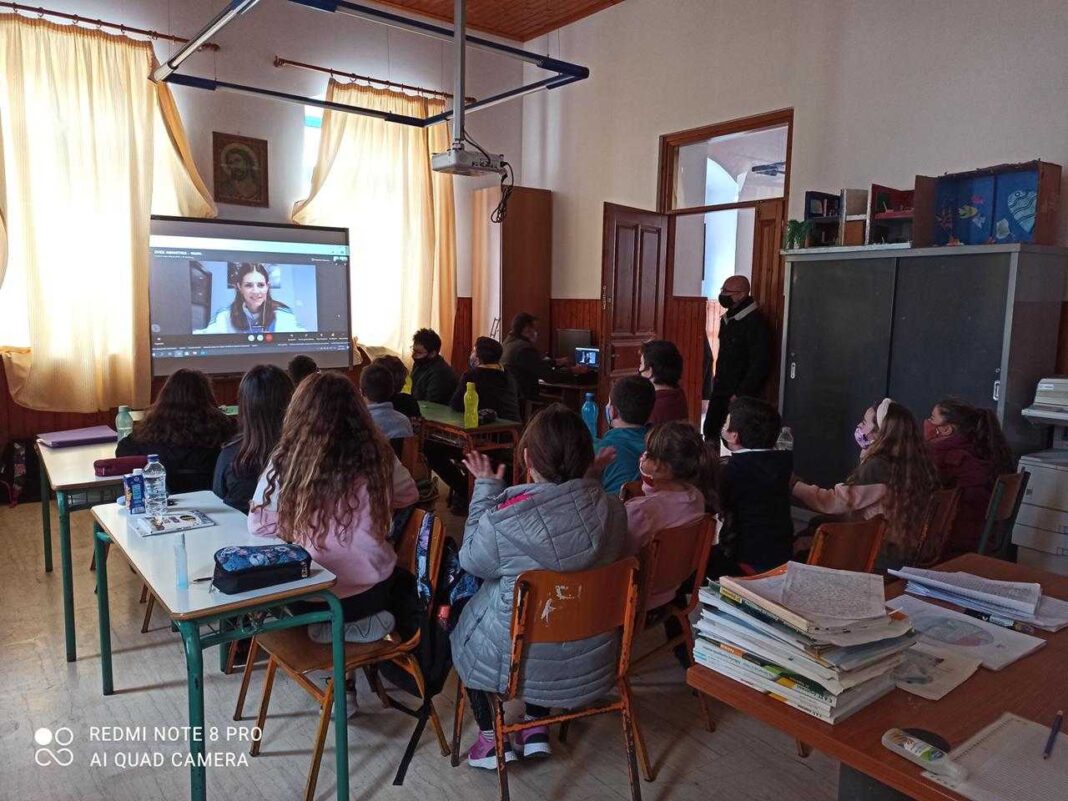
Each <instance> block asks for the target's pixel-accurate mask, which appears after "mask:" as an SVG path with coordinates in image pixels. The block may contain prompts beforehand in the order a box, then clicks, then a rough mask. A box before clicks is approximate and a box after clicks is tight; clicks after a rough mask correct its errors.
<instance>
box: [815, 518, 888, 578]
mask: <svg viewBox="0 0 1068 801" xmlns="http://www.w3.org/2000/svg"><path fill="white" fill-rule="evenodd" d="M885 536H886V520H885V519H884V518H883V517H882V515H877V516H875V517H873V518H871V519H870V520H858V521H856V522H849V523H823V524H822V525H821V526H820V527H819V528H817V529H816V536H815V537H814V538H813V539H812V550H811V551H809V554H808V563H809V564H810V565H819V566H820V567H830V568H834V569H835V570H854V571H856V572H858V573H870V572H871V571H872V570H873V569H874V568H875V560H876V558H877V557H878V556H879V550H880V549H881V548H882V547H883V538H884V537H885Z"/></svg>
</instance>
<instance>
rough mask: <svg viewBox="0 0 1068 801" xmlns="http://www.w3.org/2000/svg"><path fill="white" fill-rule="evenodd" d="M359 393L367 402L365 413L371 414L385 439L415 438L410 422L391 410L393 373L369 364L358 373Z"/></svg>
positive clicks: (394, 410) (377, 365)
mask: <svg viewBox="0 0 1068 801" xmlns="http://www.w3.org/2000/svg"><path fill="white" fill-rule="evenodd" d="M360 392H362V393H363V399H364V400H365V401H367V411H368V412H370V413H371V419H372V420H374V422H375V425H376V426H378V430H379V431H381V432H382V434H383V435H384V436H385V438H386V439H389V440H393V439H405V438H406V437H413V436H415V432H414V431H413V430H412V421H411V420H409V419H408V418H407V417H405V416H404V415H403V414H401V413H400V412H398V411H397V410H396V409H394V408H393V404H392V403H390V402H389V399H390V398H392V397H393V373H391V372H390V371H389V370H388V369H387V368H385V367H383V366H382V365H381V364H369V365H367V367H365V368H363V371H362V372H361V373H360Z"/></svg>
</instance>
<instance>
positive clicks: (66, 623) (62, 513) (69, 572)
mask: <svg viewBox="0 0 1068 801" xmlns="http://www.w3.org/2000/svg"><path fill="white" fill-rule="evenodd" d="M56 506H57V507H58V509H59V563H60V570H61V571H62V579H63V632H64V634H65V636H66V645H67V661H68V662H74V661H75V660H76V659H77V658H78V644H77V641H76V638H75V631H74V574H73V568H72V567H71V556H70V512H69V511H68V509H67V493H65V492H57V493H56Z"/></svg>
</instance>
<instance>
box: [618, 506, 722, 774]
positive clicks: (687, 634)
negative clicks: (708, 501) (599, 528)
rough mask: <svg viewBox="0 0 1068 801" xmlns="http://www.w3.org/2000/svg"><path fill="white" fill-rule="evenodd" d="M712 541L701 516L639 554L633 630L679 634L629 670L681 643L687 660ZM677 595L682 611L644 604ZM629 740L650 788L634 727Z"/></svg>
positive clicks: (704, 701)
mask: <svg viewBox="0 0 1068 801" xmlns="http://www.w3.org/2000/svg"><path fill="white" fill-rule="evenodd" d="M715 537H716V521H715V518H713V517H712V515H702V516H701V517H700V518H698V519H697V520H695V521H694V522H693V523H688V524H687V525H685V526H675V527H674V528H666V529H663V530H661V531H658V532H657V533H656V534H654V535H653V538H652V539H651V540H649V542H648V543H647V544H646V545H645V547H644V548H642V550H641V554H639V556H638V561H639V563H640V564H641V572H640V578H639V582H638V617H637V625H638V627H639V628H642V630H643V631H646V630H648V629H651V628H655V627H657V626H659V625H662V624H663V623H665V622H666V621H667V620H670V619H674V620H676V621H677V622H678V627H679V628H680V629H681V633H680V634H677V635H676V636H674V637H672V638H671V639H669V640H668V641H667V642H665V643H662V644H661V645H658V646H657V647H655V648H653V649H652V650H651V651H649V652H648V653H646V654H643V655H642V656H640V657H638V658H637V659H635V660H634V662H633V663H632V664H631V667H632V668H634V667H637V666H638V665H639V664H641V663H642V662H644V661H646V660H647V659H649V658H651V657H653V656H656V655H657V654H659V653H661V652H662V651H665V650H667V649H669V648H674V647H675V646H677V645H681V644H683V643H685V644H686V647H687V649H688V650H689V653H690V654H691V664H692V655H693V628H692V627H691V626H690V614H691V613H692V612H693V610H694V608H695V607H696V606H697V592H698V590H699V589H700V588H701V582H702V581H703V580H704V577H705V569H706V568H707V566H708V554H709V552H710V551H711V550H712V544H713V541H714V540H715ZM676 591H679V592H682V593H684V594H685V595H686V596H687V597H688V598H689V602H688V603H687V604H686V606H684V607H681V606H676V605H675V604H674V603H666V604H664V605H662V606H659V607H656V608H654V609H650V608H649V599H650V598H652V597H655V596H657V595H663V594H664V593H666V592H676ZM697 697H698V698H699V699H700V701H701V712H702V714H703V716H704V719H705V726H706V727H707V728H708V730H709V731H715V724H714V723H713V722H712V713H711V711H710V710H709V707H708V703H709V702H708V696H706V695H705V694H704V693H698V694H697ZM634 739H635V741H636V744H637V747H638V757H639V758H640V760H641V766H642V773H643V774H644V776H645V780H646V781H649V782H651V781H652V780H653V778H654V774H653V770H652V767H651V766H650V764H649V755H648V754H647V753H646V750H645V742H644V740H643V739H642V736H641V731H640V729H639V728H638V724H637V721H635V724H634Z"/></svg>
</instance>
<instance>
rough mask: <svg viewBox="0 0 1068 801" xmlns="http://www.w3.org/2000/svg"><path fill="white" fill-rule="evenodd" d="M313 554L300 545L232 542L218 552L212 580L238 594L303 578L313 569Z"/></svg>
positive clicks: (220, 588)
mask: <svg viewBox="0 0 1068 801" xmlns="http://www.w3.org/2000/svg"><path fill="white" fill-rule="evenodd" d="M311 561H312V559H311V554H309V553H308V552H307V551H306V550H304V549H303V548H301V547H300V546H299V545H289V544H278V545H230V546H228V547H226V548H220V549H219V550H217V551H216V552H215V573H214V576H213V578H212V584H214V585H215V589H217V590H218V591H219V592H222V593H225V594H227V595H235V594H236V593H239V592H249V591H251V590H259V589H262V588H264V587H270V586H272V585H274V584H285V583H286V582H289V581H299V580H300V579H302V578H307V577H308V576H309V575H310V573H311Z"/></svg>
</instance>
